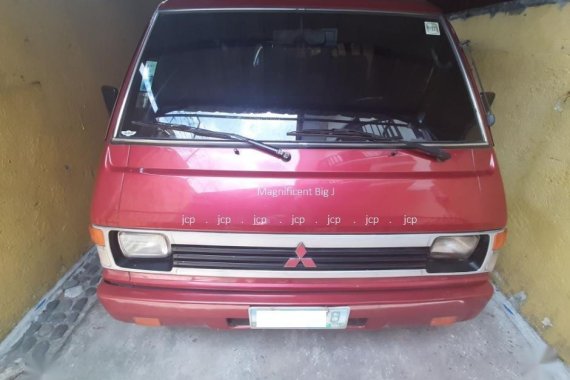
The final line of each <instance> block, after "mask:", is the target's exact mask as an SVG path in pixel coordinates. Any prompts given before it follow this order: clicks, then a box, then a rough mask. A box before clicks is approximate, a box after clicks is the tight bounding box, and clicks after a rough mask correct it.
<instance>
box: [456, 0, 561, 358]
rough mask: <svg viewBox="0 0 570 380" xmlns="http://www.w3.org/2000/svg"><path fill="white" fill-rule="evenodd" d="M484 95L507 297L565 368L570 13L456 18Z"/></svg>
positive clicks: (555, 8) (551, 10)
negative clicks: (489, 94)
mask: <svg viewBox="0 0 570 380" xmlns="http://www.w3.org/2000/svg"><path fill="white" fill-rule="evenodd" d="M454 26H455V28H456V30H457V32H458V34H459V36H460V38H461V39H469V40H471V41H472V47H473V55H474V58H475V61H476V62H477V64H478V68H479V72H480V74H481V77H482V80H483V83H484V85H485V86H486V89H487V90H493V91H495V92H496V93H497V99H496V101H495V104H494V111H495V113H496V116H497V124H496V125H495V126H494V127H493V136H494V138H495V143H496V148H497V152H498V156H499V163H500V165H501V170H502V174H503V178H504V180H505V186H506V191H507V199H508V206H509V241H508V243H507V246H506V248H505V249H504V251H503V252H502V254H501V255H502V257H501V258H500V259H499V265H498V275H499V276H498V277H499V283H500V285H501V286H502V288H503V289H504V290H506V291H507V292H509V293H511V294H514V293H518V292H524V293H525V295H526V297H527V298H526V301H524V302H523V303H522V306H521V310H522V312H523V315H525V316H526V317H527V318H528V319H529V321H530V322H531V323H532V324H533V325H534V326H535V327H536V328H537V330H539V332H541V333H542V335H543V336H544V337H545V339H546V340H547V341H548V342H549V343H551V344H552V345H554V346H555V347H556V348H557V349H558V350H559V353H560V354H561V356H562V357H563V358H564V359H565V360H566V361H570V318H569V317H568V313H569V311H570V275H569V270H570V254H568V252H569V249H570V248H569V247H570V5H566V6H565V7H561V6H559V5H545V6H541V7H536V8H528V9H527V10H526V11H524V12H523V13H521V14H519V15H506V14H497V15H495V16H494V17H490V16H488V15H481V16H477V17H472V18H468V19H467V20H456V21H454Z"/></svg>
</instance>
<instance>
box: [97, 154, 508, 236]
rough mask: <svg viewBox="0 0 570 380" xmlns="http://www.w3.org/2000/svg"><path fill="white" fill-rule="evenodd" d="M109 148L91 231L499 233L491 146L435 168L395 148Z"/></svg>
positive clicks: (501, 209) (501, 215) (498, 190)
mask: <svg viewBox="0 0 570 380" xmlns="http://www.w3.org/2000/svg"><path fill="white" fill-rule="evenodd" d="M288 151H289V152H290V153H291V154H292V159H291V161H289V162H283V161H281V160H279V159H277V158H274V157H272V156H269V155H267V154H264V153H262V152H259V151H257V150H254V149H247V148H246V149H241V148H240V149H239V150H234V149H233V148H225V147H215V148H214V147H200V148H196V147H192V148H190V147H174V146H160V145H114V144H111V145H109V146H108V147H107V149H106V151H105V153H104V156H103V158H102V161H101V167H100V170H99V176H98V179H97V183H96V188H95V194H94V200H93V204H92V213H91V217H92V223H93V224H96V225H100V226H108V227H121V228H144V229H169V230H192V231H216V232H221V231H233V232H257V233H263V232H267V233H421V232H461V231H464V232H468V231H486V230H495V229H501V228H504V227H505V225H506V207H505V197H504V191H503V185H502V181H501V176H500V172H499V168H498V166H497V161H496V158H495V155H494V153H493V149H492V148H491V147H483V148H469V149H448V151H449V152H450V153H451V156H452V157H451V159H449V160H447V161H445V162H437V161H434V160H433V159H430V158H427V157H423V156H421V155H420V154H416V153H414V152H412V151H408V150H401V149H290V150H288Z"/></svg>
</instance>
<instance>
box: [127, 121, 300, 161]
mask: <svg viewBox="0 0 570 380" xmlns="http://www.w3.org/2000/svg"><path fill="white" fill-rule="evenodd" d="M131 123H132V124H133V125H136V126H139V127H146V128H149V127H151V128H158V129H161V130H163V131H182V132H190V133H193V134H195V135H198V136H204V137H213V138H218V139H222V140H234V141H240V142H244V143H246V144H249V145H251V146H252V147H254V148H255V149H257V150H259V151H261V152H264V153H267V154H269V155H271V156H273V157H277V158H279V159H281V160H283V161H285V162H288V161H290V160H291V153H289V152H286V151H284V150H283V149H279V148H275V147H273V146H271V145H268V144H265V143H263V142H261V141H258V140H254V139H250V138H248V137H245V136H242V135H238V134H237V133H228V132H218V131H212V130H210V129H204V128H196V127H190V126H187V125H183V124H172V123H163V122H160V121H155V122H145V121H132V122H131Z"/></svg>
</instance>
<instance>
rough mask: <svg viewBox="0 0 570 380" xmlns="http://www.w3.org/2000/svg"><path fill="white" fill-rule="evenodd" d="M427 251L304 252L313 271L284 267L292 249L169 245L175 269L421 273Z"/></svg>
mask: <svg viewBox="0 0 570 380" xmlns="http://www.w3.org/2000/svg"><path fill="white" fill-rule="evenodd" d="M428 253H429V247H405V248H346V249H344V248H343V249H338V248H307V250H306V254H305V256H304V257H305V258H307V259H312V261H313V262H314V264H316V267H314V268H310V267H307V266H305V265H304V264H303V262H301V261H300V260H299V262H298V264H297V265H296V266H295V267H285V264H286V263H287V261H288V260H289V259H297V258H298V256H297V254H296V253H295V247H293V248H260V247H222V246H196V245H173V246H172V259H173V266H174V267H179V268H202V269H241V270H284V271H319V270H323V271H335V270H338V271H347V270H388V269H392V270H393V269H425V268H426V266H427V262H428Z"/></svg>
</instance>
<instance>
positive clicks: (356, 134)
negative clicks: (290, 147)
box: [287, 128, 400, 141]
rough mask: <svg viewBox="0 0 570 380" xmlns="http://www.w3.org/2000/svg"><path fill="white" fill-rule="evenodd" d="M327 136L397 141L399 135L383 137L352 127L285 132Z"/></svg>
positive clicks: (288, 133) (294, 134) (291, 134)
mask: <svg viewBox="0 0 570 380" xmlns="http://www.w3.org/2000/svg"><path fill="white" fill-rule="evenodd" d="M323 135H324V136H329V137H348V138H357V139H361V140H370V141H398V140H400V138H399V137H384V136H379V135H375V134H373V133H368V132H364V131H359V130H354V129H340V128H333V129H303V130H302V131H291V132H287V136H323Z"/></svg>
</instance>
